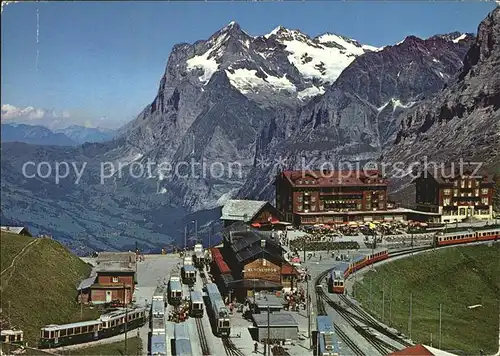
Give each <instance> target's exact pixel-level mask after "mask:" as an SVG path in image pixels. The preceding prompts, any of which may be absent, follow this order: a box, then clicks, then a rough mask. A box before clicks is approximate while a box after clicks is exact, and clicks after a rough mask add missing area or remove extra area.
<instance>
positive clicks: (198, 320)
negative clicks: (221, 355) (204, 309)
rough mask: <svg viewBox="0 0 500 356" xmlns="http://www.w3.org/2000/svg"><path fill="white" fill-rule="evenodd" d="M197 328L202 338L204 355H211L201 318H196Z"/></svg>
mask: <svg viewBox="0 0 500 356" xmlns="http://www.w3.org/2000/svg"><path fill="white" fill-rule="evenodd" d="M195 320H196V329H197V330H198V336H199V338H200V346H201V352H202V354H203V356H205V355H210V349H209V347H208V341H207V336H206V335H205V330H203V323H202V319H201V318H196V319H195Z"/></svg>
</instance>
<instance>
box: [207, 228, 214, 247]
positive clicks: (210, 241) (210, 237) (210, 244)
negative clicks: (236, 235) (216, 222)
mask: <svg viewBox="0 0 500 356" xmlns="http://www.w3.org/2000/svg"><path fill="white" fill-rule="evenodd" d="M212 228H213V225H212V224H210V229H208V248H212Z"/></svg>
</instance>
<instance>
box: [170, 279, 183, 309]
mask: <svg viewBox="0 0 500 356" xmlns="http://www.w3.org/2000/svg"><path fill="white" fill-rule="evenodd" d="M168 299H169V303H170V304H172V305H179V304H180V303H181V300H182V283H181V281H180V278H178V277H172V278H170V281H169V282H168Z"/></svg>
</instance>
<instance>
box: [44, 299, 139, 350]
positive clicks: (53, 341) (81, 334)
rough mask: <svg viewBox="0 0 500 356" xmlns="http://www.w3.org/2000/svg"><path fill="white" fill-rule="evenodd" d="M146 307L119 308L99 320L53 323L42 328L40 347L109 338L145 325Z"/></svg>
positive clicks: (53, 346)
mask: <svg viewBox="0 0 500 356" xmlns="http://www.w3.org/2000/svg"><path fill="white" fill-rule="evenodd" d="M146 313H147V312H146V308H132V309H128V310H126V309H119V310H117V311H114V312H112V313H108V314H103V315H101V317H100V318H99V319H97V320H89V321H82V322H78V323H70V324H64V325H56V324H51V325H47V326H45V327H43V328H41V330H40V340H39V348H41V349H44V348H55V347H60V346H66V345H75V344H80V343H84V342H90V341H95V340H100V339H104V338H108V337H111V336H114V335H118V334H121V333H123V332H124V331H125V325H126V327H127V329H128V330H133V329H135V328H137V327H140V326H143V325H144V324H145V323H146V320H147V314H146Z"/></svg>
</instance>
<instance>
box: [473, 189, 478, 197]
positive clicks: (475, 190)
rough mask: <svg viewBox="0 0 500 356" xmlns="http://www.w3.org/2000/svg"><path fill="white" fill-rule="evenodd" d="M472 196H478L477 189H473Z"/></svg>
mask: <svg viewBox="0 0 500 356" xmlns="http://www.w3.org/2000/svg"><path fill="white" fill-rule="evenodd" d="M474 196H476V197H478V196H479V189H474Z"/></svg>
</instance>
